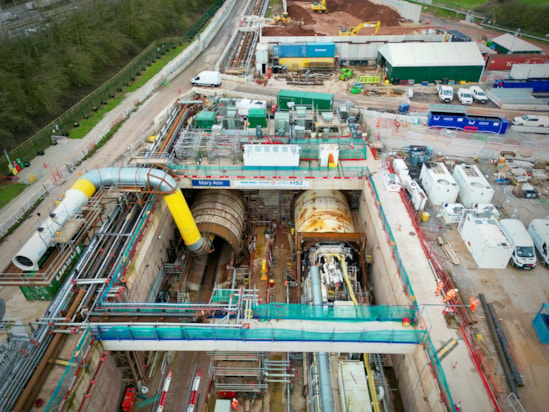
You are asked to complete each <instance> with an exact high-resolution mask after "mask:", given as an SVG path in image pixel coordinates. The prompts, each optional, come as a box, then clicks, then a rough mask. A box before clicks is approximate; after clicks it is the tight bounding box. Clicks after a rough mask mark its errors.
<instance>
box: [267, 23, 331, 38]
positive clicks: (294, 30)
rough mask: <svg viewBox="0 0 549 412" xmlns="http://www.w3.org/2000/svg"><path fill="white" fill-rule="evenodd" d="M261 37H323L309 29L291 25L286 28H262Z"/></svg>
mask: <svg viewBox="0 0 549 412" xmlns="http://www.w3.org/2000/svg"><path fill="white" fill-rule="evenodd" d="M263 36H273V37H277V36H323V34H320V33H317V32H316V31H314V30H313V29H312V28H310V27H308V28H306V27H304V26H302V25H299V24H291V25H289V26H286V27H264V28H263Z"/></svg>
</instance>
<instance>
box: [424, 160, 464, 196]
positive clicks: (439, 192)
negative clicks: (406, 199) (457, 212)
mask: <svg viewBox="0 0 549 412" xmlns="http://www.w3.org/2000/svg"><path fill="white" fill-rule="evenodd" d="M419 181H420V184H421V186H422V187H423V190H425V193H427V196H428V197H429V200H431V203H433V205H437V206H438V205H441V204H443V203H455V202H456V199H457V196H458V193H459V186H458V184H457V183H456V181H455V180H454V178H453V177H452V175H451V174H450V172H449V171H448V169H447V168H446V166H445V165H444V163H423V166H421V173H420V174H419Z"/></svg>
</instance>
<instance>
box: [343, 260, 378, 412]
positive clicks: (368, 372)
mask: <svg viewBox="0 0 549 412" xmlns="http://www.w3.org/2000/svg"><path fill="white" fill-rule="evenodd" d="M333 256H335V257H336V259H337V260H339V263H340V264H341V267H342V268H343V277H344V279H345V283H346V284H347V289H348V290H349V295H350V296H351V300H352V301H353V303H354V304H355V306H358V300H357V299H356V297H355V294H354V292H353V288H352V285H351V280H350V279H349V276H348V275H347V263H346V262H345V256H342V255H333ZM363 362H364V368H365V369H366V376H367V378H368V387H369V388H370V398H371V400H372V404H373V406H374V412H379V402H378V400H377V392H376V384H375V382H374V374H373V373H372V369H371V368H370V361H369V355H368V354H367V353H364V354H363Z"/></svg>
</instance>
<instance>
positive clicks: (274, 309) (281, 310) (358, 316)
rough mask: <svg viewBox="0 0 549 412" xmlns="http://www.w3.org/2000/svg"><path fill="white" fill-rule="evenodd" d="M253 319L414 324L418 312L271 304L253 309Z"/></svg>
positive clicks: (377, 308) (356, 307) (400, 309)
mask: <svg viewBox="0 0 549 412" xmlns="http://www.w3.org/2000/svg"><path fill="white" fill-rule="evenodd" d="M252 309H253V317H254V318H258V319H300V320H311V321H320V320H322V321H345V322H364V321H370V322H373V321H379V322H391V321H393V322H402V321H403V320H404V319H408V320H410V321H411V322H414V321H415V320H416V319H415V318H416V314H417V312H416V310H415V309H414V308H413V307H405V306H387V305H380V306H345V307H326V306H318V307H315V306H311V305H300V304H285V303H269V304H266V305H258V306H254V307H253V308H252Z"/></svg>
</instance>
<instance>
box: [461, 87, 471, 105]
mask: <svg viewBox="0 0 549 412" xmlns="http://www.w3.org/2000/svg"><path fill="white" fill-rule="evenodd" d="M458 100H459V102H460V103H461V104H473V95H472V94H471V91H470V90H469V89H468V88H467V87H462V88H461V89H459V90H458Z"/></svg>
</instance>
